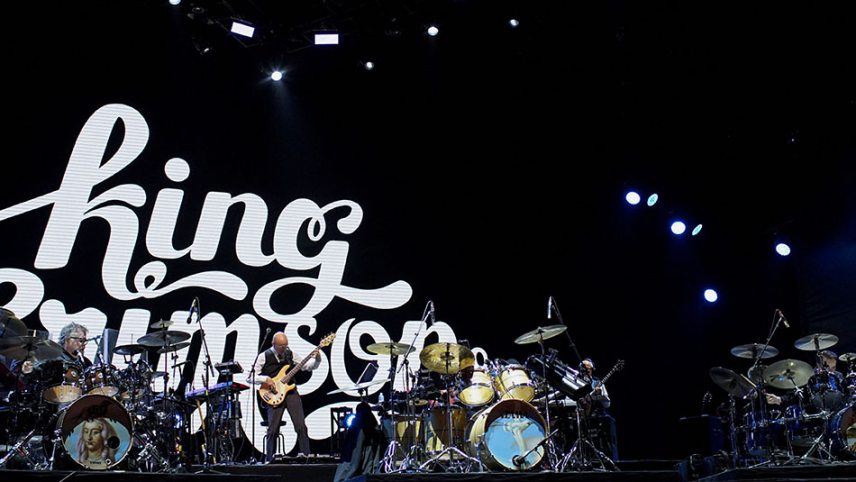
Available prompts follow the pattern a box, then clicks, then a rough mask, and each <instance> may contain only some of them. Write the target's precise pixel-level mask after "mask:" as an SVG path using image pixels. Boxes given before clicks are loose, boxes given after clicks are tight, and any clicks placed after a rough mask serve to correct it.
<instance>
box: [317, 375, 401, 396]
mask: <svg viewBox="0 0 856 482" xmlns="http://www.w3.org/2000/svg"><path fill="white" fill-rule="evenodd" d="M388 381H389V378H384V379H383V380H372V381H370V382H363V383H357V384H356V385H354V386H353V387H346V388H337V389H336V390H333V391H332V392H327V395H333V394H334V393H342V392H349V391H351V390H362V389H363V388H368V387H370V386H372V385H380V384H381V383H386V382H388Z"/></svg>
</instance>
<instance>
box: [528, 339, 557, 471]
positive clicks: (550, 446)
mask: <svg viewBox="0 0 856 482" xmlns="http://www.w3.org/2000/svg"><path fill="white" fill-rule="evenodd" d="M538 330H539V333H538V346H540V347H541V360H542V363H541V372H542V379H541V380H542V381H541V389H542V390H543V391H544V414H545V415H546V417H545V420H544V421H545V422H546V423H547V433H548V434H549V435H547V437H546V442H543V443H546V448H547V461H548V462H549V464H550V469H551V470H553V471H555V470H556V467H557V464H558V463H559V460H558V456H557V455H556V445H555V443H553V435H555V432H553V431H552V430H551V428H550V385H549V384H548V383H547V354H546V352H545V351H544V335H543V334H542V333H540V331H541V329H540V328H538ZM565 331H567V330H565ZM543 443H542V444H543ZM542 444H538V445H542ZM533 450H534V449H533ZM529 452H530V453H531V452H532V450H530V451H529ZM526 455H527V456H528V455H529V454H528V453H527V454H526ZM525 458H526V457H524V459H525Z"/></svg>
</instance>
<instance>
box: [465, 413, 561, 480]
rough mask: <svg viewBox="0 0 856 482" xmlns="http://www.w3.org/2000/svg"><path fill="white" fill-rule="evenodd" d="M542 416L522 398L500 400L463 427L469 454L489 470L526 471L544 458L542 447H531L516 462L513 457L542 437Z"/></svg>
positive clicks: (539, 440) (533, 445)
mask: <svg viewBox="0 0 856 482" xmlns="http://www.w3.org/2000/svg"><path fill="white" fill-rule="evenodd" d="M544 427H545V423H544V418H543V417H542V416H541V414H540V413H538V410H537V409H535V407H533V406H532V405H530V404H529V403H527V402H524V401H523V400H513V399H512V400H503V401H501V402H499V403H497V404H496V405H493V406H491V407H489V408H486V409H484V410H482V411H481V412H479V413H477V414H476V415H475V416H474V417H473V419H472V422H471V423H470V426H469V428H468V430H467V441H468V442H469V445H468V448H469V451H470V454H471V455H473V456H474V457H477V458H478V459H479V460H481V462H482V463H483V464H484V465H485V466H486V467H487V468H489V469H493V470H527V469H530V468H532V467H536V466H538V464H539V463H540V462H541V459H542V458H544V447H543V446H539V447H538V448H537V449H535V450H533V451H532V452H531V453H530V454H529V455H527V456H526V458H525V459H523V460H522V461H520V463H519V464H515V463H514V457H515V456H523V454H525V453H526V452H529V451H530V450H532V448H534V447H535V446H536V445H538V444H539V443H541V441H542V440H544V437H545V436H546V432H545V430H544Z"/></svg>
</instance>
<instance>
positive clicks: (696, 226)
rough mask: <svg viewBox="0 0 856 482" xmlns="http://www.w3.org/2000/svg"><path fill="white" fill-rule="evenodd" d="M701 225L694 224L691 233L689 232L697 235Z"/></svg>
mask: <svg viewBox="0 0 856 482" xmlns="http://www.w3.org/2000/svg"><path fill="white" fill-rule="evenodd" d="M701 227H702V226H701V223H698V224H696V225H695V227H694V228H693V231H692V233H691V234H692V235H693V236H698V233H700V232H701Z"/></svg>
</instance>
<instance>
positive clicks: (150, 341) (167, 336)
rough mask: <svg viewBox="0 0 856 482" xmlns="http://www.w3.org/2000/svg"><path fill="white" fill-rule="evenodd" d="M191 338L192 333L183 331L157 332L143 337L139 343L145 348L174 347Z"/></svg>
mask: <svg viewBox="0 0 856 482" xmlns="http://www.w3.org/2000/svg"><path fill="white" fill-rule="evenodd" d="M189 338H190V333H185V332H183V331H156V332H154V333H149V334H148V335H145V336H142V337H140V338H139V339H138V340H137V343H139V344H140V345H145V346H164V345H174V344H176V343H179V342H182V341H184V340H187V339H189Z"/></svg>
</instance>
